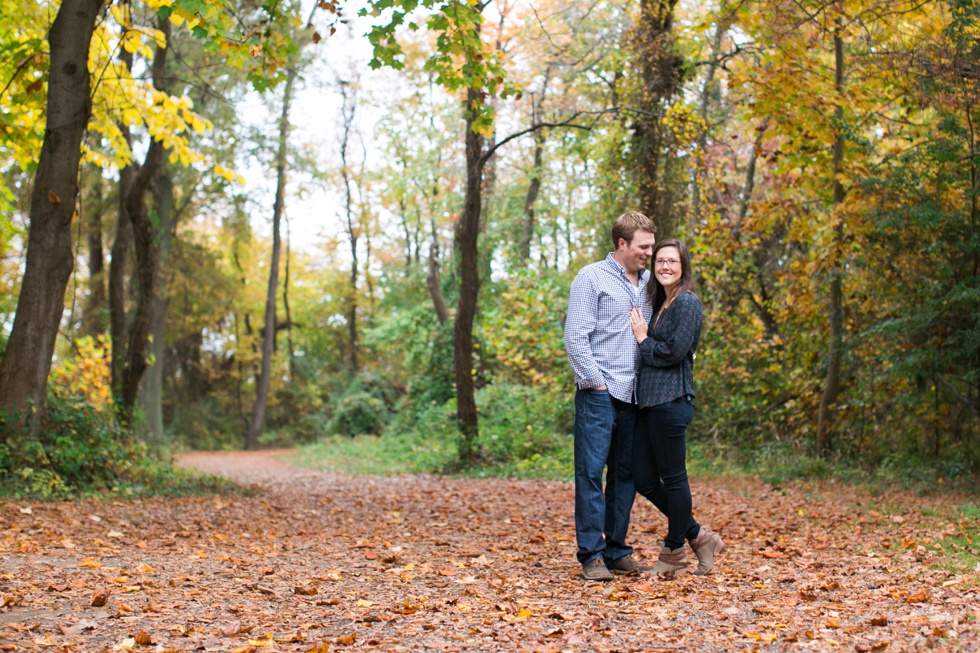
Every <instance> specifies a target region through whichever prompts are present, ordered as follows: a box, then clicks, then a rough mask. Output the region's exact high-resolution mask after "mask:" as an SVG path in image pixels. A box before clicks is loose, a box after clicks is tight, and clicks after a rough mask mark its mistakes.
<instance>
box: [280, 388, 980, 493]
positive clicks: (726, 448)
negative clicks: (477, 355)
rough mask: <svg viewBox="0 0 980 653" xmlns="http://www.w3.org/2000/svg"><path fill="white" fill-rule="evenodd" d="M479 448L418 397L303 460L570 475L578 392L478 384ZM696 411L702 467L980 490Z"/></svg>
mask: <svg viewBox="0 0 980 653" xmlns="http://www.w3.org/2000/svg"><path fill="white" fill-rule="evenodd" d="M477 406H478V410H479V415H480V429H479V438H478V440H477V442H476V450H477V452H478V455H477V456H476V458H475V459H474V460H471V461H460V460H459V459H458V449H459V433H458V431H457V430H456V427H455V419H456V415H455V404H454V402H453V401H449V402H446V403H444V404H434V403H431V402H430V403H428V404H424V405H421V406H415V405H412V404H411V402H410V401H409V400H408V399H406V400H403V401H402V403H401V404H400V405H399V406H398V407H397V410H395V411H393V413H392V417H391V421H390V423H389V424H388V426H387V428H386V429H385V430H384V431H383V433H382V434H381V435H368V434H360V435H356V436H354V437H347V436H345V435H340V434H337V435H331V436H329V437H326V438H323V439H321V440H319V441H317V442H316V443H313V444H310V445H306V446H304V447H302V448H301V449H300V452H299V453H298V454H297V456H296V458H295V460H296V461H297V463H298V464H301V465H303V466H307V467H314V468H319V469H331V470H335V471H342V472H350V473H355V474H398V473H443V474H455V475H462V476H503V477H532V478H547V479H558V480H571V478H572V470H573V439H572V435H571V434H572V430H573V428H574V406H573V395H572V393H571V392H564V391H561V392H556V391H545V390H542V389H540V388H533V387H530V386H522V385H518V384H503V383H502V384H493V385H488V386H486V387H484V388H482V389H480V390H479V391H478V393H477ZM699 426H700V425H699V424H698V421H697V419H696V420H695V422H694V424H692V427H691V429H690V430H689V431H688V438H687V446H688V456H687V457H688V468H689V471H690V473H691V475H692V476H694V477H702V478H704V477H715V476H734V477H737V476H752V477H756V478H759V479H760V480H762V481H764V482H766V483H769V484H772V485H777V486H778V485H782V484H786V483H790V482H797V481H820V480H831V479H833V480H835V481H838V482H842V483H848V484H852V485H856V486H861V487H863V488H864V489H865V490H867V491H869V492H871V493H884V492H888V491H892V490H902V491H911V492H914V493H917V494H920V495H926V494H941V493H949V492H961V493H965V494H975V493H976V491H977V487H978V485H977V483H976V481H977V477H976V474H975V472H974V471H973V470H972V468H971V467H970V465H969V463H968V462H967V461H966V460H965V459H962V460H961V459H930V458H928V457H923V456H921V455H917V454H916V453H914V452H911V453H902V452H893V453H891V454H890V455H888V456H886V457H885V458H884V459H883V461H882V462H881V463H880V464H878V465H876V466H874V467H872V468H867V467H862V466H861V464H860V463H861V461H854V460H849V459H845V458H844V457H842V456H837V457H834V456H831V457H828V458H824V457H820V456H816V455H814V454H813V453H812V452H810V451H809V450H808V449H807V445H806V443H805V442H796V443H791V442H767V443H762V444H759V445H757V446H755V447H745V446H740V447H735V446H733V445H728V444H726V443H725V442H724V441H723V440H715V439H713V438H710V437H708V435H707V434H706V432H705V431H704V430H703V429H699Z"/></svg>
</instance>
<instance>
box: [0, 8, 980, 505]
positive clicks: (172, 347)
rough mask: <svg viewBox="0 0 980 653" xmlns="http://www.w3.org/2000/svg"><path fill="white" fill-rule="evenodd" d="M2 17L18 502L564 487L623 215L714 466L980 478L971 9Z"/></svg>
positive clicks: (698, 448) (13, 476) (6, 257)
mask: <svg viewBox="0 0 980 653" xmlns="http://www.w3.org/2000/svg"><path fill="white" fill-rule="evenodd" d="M0 25H2V29H0V49H2V51H3V56H0V356H2V358H0V488H2V491H3V492H4V493H6V494H15V495H16V494H18V493H27V494H33V495H40V496H64V495H69V494H72V493H74V492H77V491H100V490H111V489H113V488H118V487H123V486H127V487H140V486H153V485H155V484H157V483H159V482H161V481H159V479H160V478H161V477H168V476H167V475H172V474H176V472H175V471H174V470H171V469H170V468H169V465H168V462H167V461H168V456H169V455H170V453H172V452H174V451H186V450H216V449H249V450H254V449H260V448H280V447H293V446H302V447H303V449H304V450H306V451H307V452H308V453H309V455H311V456H315V455H325V456H331V455H333V456H350V458H351V459H354V458H362V459H363V458H370V457H372V456H373V457H375V458H377V459H378V460H380V461H398V460H403V461H405V465H406V467H404V468H401V470H402V471H404V470H405V469H408V470H410V471H421V472H463V473H472V474H487V473H499V474H504V475H509V476H545V477H549V478H570V476H571V457H572V454H571V436H570V434H571V432H572V421H573V418H574V414H573V413H574V409H573V407H572V395H573V390H574V384H573V375H572V371H571V368H570V366H569V364H568V361H567V358H566V354H565V350H564V346H563V342H562V335H563V322H564V316H565V310H566V307H567V301H568V292H569V287H570V284H571V281H572V279H573V278H574V276H575V274H576V272H577V271H578V269H580V268H581V267H582V266H583V265H585V264H587V263H590V262H593V261H597V260H600V259H602V258H604V257H605V255H606V253H607V252H608V251H610V249H611V246H610V236H609V227H610V226H611V224H612V221H613V220H614V219H615V218H616V216H618V215H619V214H621V213H623V212H624V211H626V210H639V211H642V212H643V213H645V214H647V215H649V216H650V217H652V218H653V219H654V221H655V223H656V225H657V238H658V239H663V238H669V237H675V238H680V239H682V240H684V241H685V242H686V243H687V244H688V245H689V247H690V250H691V253H692V258H693V265H694V271H695V274H696V277H697V292H698V295H699V296H700V298H701V300H702V302H703V304H704V307H705V320H704V331H703V335H702V339H701V349H700V351H699V352H698V358H697V367H696V377H697V388H698V390H697V392H698V409H697V411H698V412H697V417H696V419H695V421H694V423H693V425H692V430H691V433H690V436H689V440H690V443H691V444H690V446H691V448H692V455H693V456H694V457H695V458H696V459H697V460H698V461H699V462H698V463H697V465H700V466H701V468H702V469H717V470H725V469H733V468H737V469H743V470H748V471H750V472H752V473H757V474H759V475H761V476H762V477H763V478H776V479H780V478H788V477H801V478H808V477H827V476H844V477H848V478H851V479H857V480H867V479H880V480H882V481H885V482H892V481H898V482H902V483H906V484H913V485H915V484H919V485H920V486H921V487H923V488H927V489H933V490H934V489H936V488H937V487H939V486H940V484H948V485H950V486H953V485H955V484H957V483H959V484H960V487H963V488H967V487H970V480H969V479H975V478H976V475H977V473H978V472H980V439H978V436H980V225H978V220H980V195H978V191H980V133H978V132H980V5H978V4H977V3H975V2H973V1H972V0H639V1H637V2H627V1H623V2H620V1H618V0H611V1H598V0H596V1H593V0H582V1H577V2H570V3H566V2H556V1H554V0H538V1H536V2H530V1H525V0H497V1H496V2H491V1H490V0H465V1H464V0H358V1H357V2H355V1H353V0H352V1H350V2H344V1H343V0H318V2H317V3H316V4H315V5H313V4H311V3H309V2H307V3H302V2H298V1H293V0H282V1H280V2H272V1H271V0H270V1H267V2H257V1H255V0H240V1H239V2H234V3H226V2H219V1H218V0H120V1H118V2H111V3H106V2H104V0H61V2H54V1H43V0H5V2H4V10H3V12H2V13H0ZM361 50H363V51H364V52H366V53H367V54H366V56H365V57H364V58H363V59H362V60H361V59H357V58H356V57H351V58H346V59H345V58H344V57H343V56H342V54H343V53H345V52H355V51H361ZM310 125H316V127H317V129H311V128H310ZM303 213H307V214H309V215H307V216H306V218H303V215H302V214H303ZM313 223H315V229H313V228H310V227H309V224H313ZM301 224H302V225H306V226H304V227H301V226H300V225H301ZM351 447H355V448H353V449H352V448H351ZM357 447H359V448H357ZM331 452H332V453H331ZM344 452H347V453H344ZM168 478H169V477H168ZM173 482H179V479H177V480H174V481H173Z"/></svg>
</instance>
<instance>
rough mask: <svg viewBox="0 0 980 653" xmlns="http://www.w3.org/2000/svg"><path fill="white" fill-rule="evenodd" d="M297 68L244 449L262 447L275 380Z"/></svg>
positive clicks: (282, 133) (288, 95) (283, 136)
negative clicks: (283, 228) (259, 358)
mask: <svg viewBox="0 0 980 653" xmlns="http://www.w3.org/2000/svg"><path fill="white" fill-rule="evenodd" d="M296 74H297V69H296V67H295V66H292V67H290V68H289V71H288V73H287V76H286V83H285V84H284V85H283V88H282V112H281V113H280V115H279V145H278V148H277V150H276V199H275V202H274V204H273V206H272V259H271V261H270V262H269V285H268V291H267V292H266V300H265V319H264V324H265V327H264V329H263V332H262V367H261V371H260V372H259V379H258V382H257V383H256V387H255V405H254V406H253V407H252V419H251V420H250V421H249V425H248V435H247V437H246V440H245V448H246V449H248V450H249V451H252V450H255V449H258V448H259V435H261V434H262V428H263V426H264V425H265V409H266V405H267V404H268V401H269V382H270V379H271V377H272V356H273V351H274V350H275V344H276V327H277V324H276V294H277V292H276V291H277V289H278V287H279V258H280V255H281V251H282V239H281V236H280V224H281V223H282V214H283V211H284V210H285V208H286V163H287V161H288V147H289V106H290V104H291V103H292V101H293V88H294V85H295V82H296Z"/></svg>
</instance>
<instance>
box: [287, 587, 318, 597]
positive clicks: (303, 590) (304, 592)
mask: <svg viewBox="0 0 980 653" xmlns="http://www.w3.org/2000/svg"><path fill="white" fill-rule="evenodd" d="M293 593H294V594H299V595H300V596H313V595H314V594H316V588H315V587H310V586H309V585H306V586H302V585H301V586H299V587H296V588H294V589H293Z"/></svg>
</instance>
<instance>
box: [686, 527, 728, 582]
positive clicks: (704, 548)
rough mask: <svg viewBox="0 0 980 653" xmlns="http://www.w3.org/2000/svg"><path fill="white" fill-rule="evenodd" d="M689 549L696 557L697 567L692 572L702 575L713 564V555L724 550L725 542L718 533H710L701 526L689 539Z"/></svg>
mask: <svg viewBox="0 0 980 653" xmlns="http://www.w3.org/2000/svg"><path fill="white" fill-rule="evenodd" d="M691 549H692V550H693V551H694V555H696V556H697V557H698V568H697V569H695V570H694V572H692V573H693V574H694V575H695V576H704V575H705V574H706V573H708V572H709V571H711V567H712V566H713V565H714V564H715V556H716V555H718V554H720V553H721V552H722V551H724V550H725V543H724V542H722V541H721V536H719V535H718V533H712V532H711V531H709V530H708V529H707V528H705V527H704V526H702V527H701V530H700V531H698V536H697V537H696V538H694V539H693V540H691Z"/></svg>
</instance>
